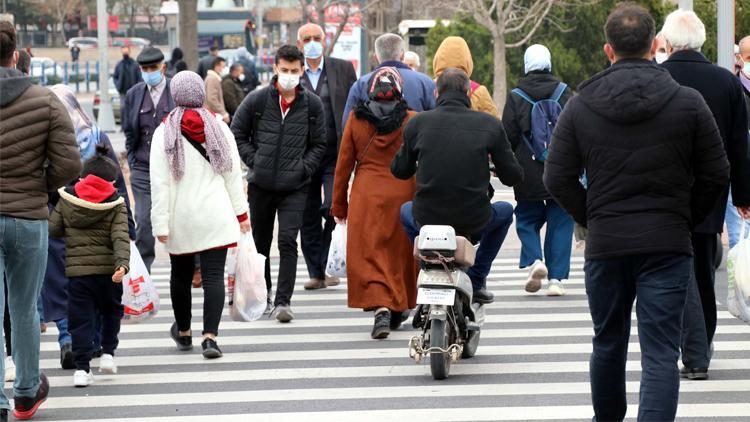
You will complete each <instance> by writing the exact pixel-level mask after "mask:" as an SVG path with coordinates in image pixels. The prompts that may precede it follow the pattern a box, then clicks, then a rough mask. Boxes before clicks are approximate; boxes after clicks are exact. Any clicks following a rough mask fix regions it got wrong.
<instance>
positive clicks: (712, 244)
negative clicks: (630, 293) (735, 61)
mask: <svg viewBox="0 0 750 422" xmlns="http://www.w3.org/2000/svg"><path fill="white" fill-rule="evenodd" d="M662 34H663V35H664V39H665V40H666V41H667V52H668V53H669V60H667V61H666V62H664V64H663V65H662V66H664V68H665V69H667V71H669V73H670V74H671V75H672V78H673V79H674V80H675V81H677V83H678V84H680V85H682V86H686V87H689V88H693V89H696V90H697V91H698V92H699V93H700V94H701V96H703V99H704V100H705V101H706V103H707V104H708V108H709V109H710V110H711V113H712V114H713V117H714V119H715V120H716V124H717V126H718V128H719V134H720V135H721V139H722V145H723V146H724V150H725V151H726V155H727V157H728V159H729V164H730V167H731V177H730V181H731V188H732V201H733V205H734V206H736V207H737V208H738V210H739V213H740V215H741V216H742V217H743V218H748V217H750V147H749V145H748V116H747V107H746V105H745V96H744V95H743V92H742V84H741V83H740V81H739V80H737V77H736V76H734V75H733V74H732V72H730V71H728V70H726V69H723V68H721V67H719V66H716V65H713V64H711V62H710V61H708V59H706V57H705V56H704V55H703V54H702V53H701V52H700V49H701V47H702V46H703V43H704V42H705V41H706V29H705V27H704V26H703V23H702V22H701V20H700V19H699V18H698V16H697V15H696V14H695V13H693V12H690V11H683V10H678V11H676V12H673V13H671V14H669V16H667V19H666V21H665V22H664V28H663V29H662ZM729 187H730V184H729V183H727V184H725V185H724V186H723V188H724V189H723V192H722V195H721V198H720V199H719V200H718V201H714V202H712V203H711V205H713V208H712V211H711V213H710V214H708V215H707V216H705V218H704V219H701V220H695V223H696V226H695V227H693V228H692V231H693V233H692V236H691V237H692V243H693V250H694V252H695V255H694V258H693V259H694V262H693V266H694V271H695V281H694V282H693V283H691V286H690V288H689V289H688V304H687V306H685V316H684V322H683V324H684V329H683V339H682V363H683V364H684V365H685V366H684V368H682V370H681V372H680V375H681V376H682V377H684V378H690V379H706V378H708V368H709V366H710V360H711V343H712V342H713V337H714V333H715V332H716V293H715V292H714V285H715V282H716V279H715V277H716V270H715V266H714V261H715V259H716V258H715V257H716V252H717V247H718V245H719V243H718V240H717V238H718V236H719V235H720V233H721V232H722V231H723V229H724V215H725V213H726V206H727V197H728V195H729ZM696 293H697V294H696Z"/></svg>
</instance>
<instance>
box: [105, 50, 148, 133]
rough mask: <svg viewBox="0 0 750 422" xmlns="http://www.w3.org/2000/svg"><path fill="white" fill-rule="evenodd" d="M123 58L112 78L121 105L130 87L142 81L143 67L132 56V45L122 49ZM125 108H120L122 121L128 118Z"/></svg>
mask: <svg viewBox="0 0 750 422" xmlns="http://www.w3.org/2000/svg"><path fill="white" fill-rule="evenodd" d="M121 52H122V60H120V61H119V62H117V65H116V66H115V73H114V75H112V79H113V80H114V82H115V88H117V92H118V93H119V94H120V105H122V104H125V97H126V95H127V93H128V91H130V88H132V87H134V86H136V85H137V84H138V83H139V82H141V69H140V68H139V67H138V63H136V62H135V60H133V59H132V58H131V57H130V47H128V46H125V47H123V48H122V50H121ZM126 117H127V116H126V114H125V112H124V108H122V107H121V108H120V122H122V120H124V119H125V118H126Z"/></svg>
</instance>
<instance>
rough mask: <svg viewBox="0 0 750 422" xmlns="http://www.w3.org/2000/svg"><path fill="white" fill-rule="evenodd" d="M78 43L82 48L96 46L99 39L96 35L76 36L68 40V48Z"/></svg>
mask: <svg viewBox="0 0 750 422" xmlns="http://www.w3.org/2000/svg"><path fill="white" fill-rule="evenodd" d="M74 45H77V46H78V48H80V49H81V50H87V49H92V48H96V47H97V46H98V45H99V41H98V40H97V39H96V38H94V37H74V38H71V39H69V40H68V48H73V46H74Z"/></svg>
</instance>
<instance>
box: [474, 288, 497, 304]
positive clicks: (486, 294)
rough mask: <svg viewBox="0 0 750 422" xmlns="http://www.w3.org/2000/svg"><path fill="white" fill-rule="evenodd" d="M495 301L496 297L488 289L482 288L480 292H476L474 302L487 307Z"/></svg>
mask: <svg viewBox="0 0 750 422" xmlns="http://www.w3.org/2000/svg"><path fill="white" fill-rule="evenodd" d="M494 301H495V295H494V294H492V292H491V291H489V290H487V288H486V287H482V288H481V289H479V290H474V302H476V303H481V304H482V305H486V304H488V303H492V302H494Z"/></svg>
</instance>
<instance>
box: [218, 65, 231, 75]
mask: <svg viewBox="0 0 750 422" xmlns="http://www.w3.org/2000/svg"><path fill="white" fill-rule="evenodd" d="M228 74H229V68H228V67H224V68H223V69H221V73H220V75H221V76H227V75H228Z"/></svg>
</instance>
